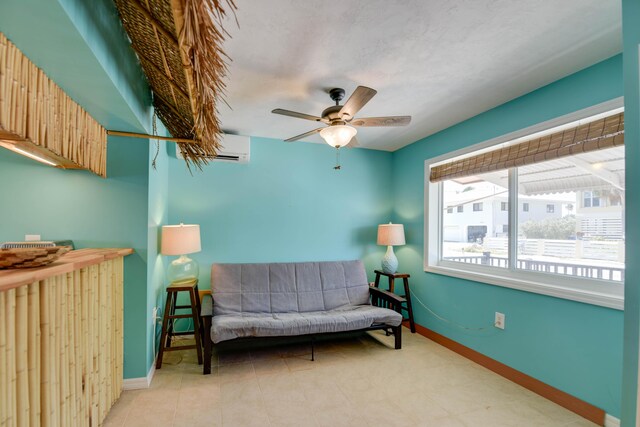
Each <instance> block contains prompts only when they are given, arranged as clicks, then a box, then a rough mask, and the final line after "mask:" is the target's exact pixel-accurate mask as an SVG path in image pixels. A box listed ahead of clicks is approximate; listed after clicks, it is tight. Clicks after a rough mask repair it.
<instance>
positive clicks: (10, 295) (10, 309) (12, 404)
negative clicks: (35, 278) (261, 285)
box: [5, 289, 18, 426]
mask: <svg viewBox="0 0 640 427" xmlns="http://www.w3.org/2000/svg"><path fill="white" fill-rule="evenodd" d="M6 303H7V304H6V305H5V309H6V313H7V315H8V318H9V319H10V320H11V319H15V316H16V290H15V289H11V290H9V291H7V300H6ZM7 362H8V363H7V371H8V374H9V411H8V412H9V419H8V423H7V425H10V426H11V425H16V424H17V419H16V417H17V410H18V408H17V399H16V329H15V323H13V322H7Z"/></svg>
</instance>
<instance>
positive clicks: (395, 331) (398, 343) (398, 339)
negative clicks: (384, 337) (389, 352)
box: [393, 324, 402, 350]
mask: <svg viewBox="0 0 640 427" xmlns="http://www.w3.org/2000/svg"><path fill="white" fill-rule="evenodd" d="M393 336H394V337H395V339H396V350H400V349H401V348H402V324H400V325H399V326H396V327H395V328H393Z"/></svg>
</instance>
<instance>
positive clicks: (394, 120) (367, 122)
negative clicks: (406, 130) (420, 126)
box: [349, 116, 411, 127]
mask: <svg viewBox="0 0 640 427" xmlns="http://www.w3.org/2000/svg"><path fill="white" fill-rule="evenodd" d="M409 123H411V116H389V117H363V118H361V119H353V120H352V121H351V122H349V124H350V125H352V126H365V127H368V126H406V125H408V124H409Z"/></svg>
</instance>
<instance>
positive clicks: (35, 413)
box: [28, 282, 41, 426]
mask: <svg viewBox="0 0 640 427" xmlns="http://www.w3.org/2000/svg"><path fill="white" fill-rule="evenodd" d="M28 286H29V307H28V316H29V320H28V322H29V332H28V334H29V341H28V351H29V354H28V363H29V403H30V407H31V409H30V411H29V424H30V425H32V426H37V425H40V411H41V410H40V393H39V390H40V367H41V364H40V339H41V334H40V307H39V298H40V292H39V289H40V284H39V283H38V282H34V283H31V284H30V285H28Z"/></svg>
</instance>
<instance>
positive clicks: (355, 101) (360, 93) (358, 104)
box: [340, 86, 378, 119]
mask: <svg viewBox="0 0 640 427" xmlns="http://www.w3.org/2000/svg"><path fill="white" fill-rule="evenodd" d="M376 93H378V92H377V91H376V90H374V89H371V88H370V87H366V86H358V87H357V88H356V90H354V91H353V93H352V94H351V96H350V97H349V99H348V100H347V102H345V103H344V106H343V107H342V109H341V110H340V116H344V115H345V114H346V115H348V116H349V117H348V118H347V119H351V118H353V117H354V116H355V115H356V113H357V112H358V111H360V110H361V109H362V107H364V106H365V104H366V103H367V102H369V100H370V99H371V98H373V97H374V95H375V94H376Z"/></svg>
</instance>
